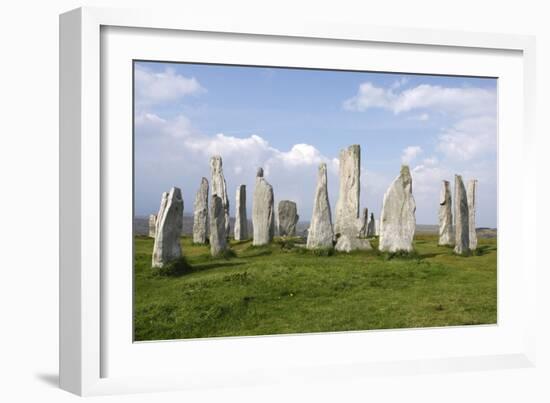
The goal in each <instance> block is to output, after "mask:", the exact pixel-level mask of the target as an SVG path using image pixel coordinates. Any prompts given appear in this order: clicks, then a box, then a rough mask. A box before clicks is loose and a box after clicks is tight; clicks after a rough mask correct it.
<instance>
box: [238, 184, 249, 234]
mask: <svg viewBox="0 0 550 403" xmlns="http://www.w3.org/2000/svg"><path fill="white" fill-rule="evenodd" d="M235 211H236V215H235V240H236V241H244V240H245V239H248V220H247V218H246V185H239V187H238V188H237V198H236V203H235Z"/></svg>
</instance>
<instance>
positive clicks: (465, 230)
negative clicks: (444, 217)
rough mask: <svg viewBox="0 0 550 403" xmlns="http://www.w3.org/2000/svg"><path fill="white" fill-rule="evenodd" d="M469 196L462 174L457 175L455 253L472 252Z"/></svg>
mask: <svg viewBox="0 0 550 403" xmlns="http://www.w3.org/2000/svg"><path fill="white" fill-rule="evenodd" d="M469 220H470V217H469V214H468V197H467V195H466V189H465V188H464V182H462V176H460V175H455V253H457V254H459V255H463V254H468V253H469V252H470V234H469V232H470V229H469Z"/></svg>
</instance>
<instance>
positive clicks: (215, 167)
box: [210, 155, 229, 237]
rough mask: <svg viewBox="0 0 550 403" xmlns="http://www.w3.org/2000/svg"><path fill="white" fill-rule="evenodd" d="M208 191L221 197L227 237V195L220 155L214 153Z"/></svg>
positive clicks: (227, 235)
mask: <svg viewBox="0 0 550 403" xmlns="http://www.w3.org/2000/svg"><path fill="white" fill-rule="evenodd" d="M210 173H211V176H212V178H211V180H210V193H211V194H212V195H218V196H219V197H220V198H221V199H222V205H223V211H224V214H225V235H226V237H229V198H228V197H227V185H226V183H225V177H224V176H223V168H222V157H220V156H219V155H214V156H213V157H212V158H210Z"/></svg>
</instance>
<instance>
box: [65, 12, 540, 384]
mask: <svg viewBox="0 0 550 403" xmlns="http://www.w3.org/2000/svg"><path fill="white" fill-rule="evenodd" d="M110 27H117V28H116V29H115V28H113V29H111V28H110ZM138 29H141V30H146V31H141V32H142V33H143V35H145V36H147V35H148V34H150V33H151V32H153V31H150V30H155V31H154V32H156V33H162V32H164V33H168V32H169V33H171V34H170V35H168V36H167V37H166V38H165V39H162V40H163V41H165V42H166V44H165V45H162V46H158V48H159V49H165V48H167V49H169V48H170V46H173V43H174V41H178V40H179V39H178V34H177V33H178V32H180V33H182V34H185V33H186V32H192V33H193V36H194V37H195V38H200V37H201V35H203V36H207V35H212V34H215V37H216V41H218V42H219V41H220V40H221V41H222V42H223V41H225V40H226V41H229V40H230V37H231V36H234V35H237V36H239V38H244V39H243V41H242V42H243V46H244V50H241V52H245V51H246V46H247V44H246V40H247V39H246V38H251V40H253V41H254V42H255V43H260V44H261V43H262V41H270V43H274V44H276V45H277V46H279V44H280V46H281V47H283V48H284V47H285V46H287V45H285V44H287V43H289V41H290V42H296V43H299V44H300V46H306V47H307V46H311V44H312V42H311V41H318V43H319V46H330V47H332V48H331V49H333V50H334V51H338V49H339V48H344V47H346V46H347V45H350V47H361V46H367V47H368V46H373V47H377V48H379V49H385V48H386V47H392V46H393V47H394V48H395V51H396V52H397V55H399V52H403V51H404V50H405V49H406V48H408V47H410V48H411V49H413V51H416V52H425V53H426V55H427V56H426V58H427V60H430V61H431V62H432V63H433V65H434V67H433V69H434V70H432V71H429V73H437V70H436V69H437V68H438V67H437V66H438V64H437V63H436V60H437V58H436V57H435V56H434V54H435V53H437V52H440V53H445V54H447V55H449V56H448V57H450V58H453V57H454V58H455V60H456V58H457V57H460V58H461V57H462V54H459V53H457V52H466V53H468V52H469V53H471V54H472V55H473V56H472V57H474V58H475V57H485V56H487V57H489V58H491V57H493V56H495V57H500V56H498V55H500V54H510V55H511V57H510V60H509V62H507V61H506V60H507V58H503V59H502V60H503V61H502V65H503V66H509V70H506V71H505V70H504V69H507V67H502V69H503V70H502V71H503V74H504V77H509V78H507V79H506V83H508V84H505V85H509V88H510V91H509V92H507V93H508V95H507V97H509V98H511V96H510V94H516V95H517V97H519V98H520V99H519V100H518V99H501V100H499V101H502V102H500V105H499V107H500V108H501V111H505V112H508V111H509V113H507V114H506V117H502V119H505V120H502V119H501V120H499V123H500V127H499V130H500V132H501V133H508V132H509V133H510V134H507V135H505V136H504V137H502V136H500V137H499V139H500V142H499V175H504V176H505V177H506V178H507V179H509V178H512V179H513V180H514V181H515V182H516V184H517V182H521V188H522V189H525V190H527V189H529V192H527V191H525V192H516V193H517V195H516V196H514V195H513V194H512V193H506V192H510V190H513V189H511V187H510V186H509V185H506V184H503V186H502V187H501V189H499V262H500V261H501V260H502V259H503V257H504V258H506V257H507V256H508V255H506V256H504V255H503V253H513V254H514V256H512V257H513V259H514V260H513V261H514V262H515V263H517V265H518V267H520V268H521V270H519V269H518V271H514V272H513V273H511V274H509V273H510V272H511V271H510V270H504V271H503V272H502V270H500V267H499V324H498V325H497V326H489V327H475V328H473V329H464V328H460V327H457V328H453V329H451V330H449V331H441V329H440V330H438V329H418V330H414V331H406V330H404V331H391V330H389V331H378V332H348V333H339V334H327V335H326V336H319V335H300V336H273V337H271V336H264V337H245V338H228V339H224V340H220V339H219V340H187V341H174V342H164V343H144V344H138V345H135V344H134V343H132V340H131V339H129V338H128V337H127V335H126V333H125V332H128V331H130V329H129V328H128V326H122V327H121V328H120V329H118V328H116V323H119V322H120V321H113V320H110V318H111V317H116V318H119V317H117V316H116V315H126V314H127V315H128V316H131V307H130V310H128V306H129V305H128V303H130V304H131V298H130V300H128V298H126V299H125V302H124V301H123V302H121V303H120V304H119V305H117V306H116V307H115V306H114V305H112V302H111V301H112V298H111V299H109V293H110V292H111V291H110V290H112V289H113V287H125V285H124V284H121V283H123V282H124V277H119V278H112V277H110V276H109V272H108V271H107V272H106V267H108V265H109V262H108V260H109V259H111V257H112V254H113V253H115V254H120V255H125V256H126V258H128V251H127V249H128V247H127V245H126V246H125V247H123V248H122V250H124V251H122V250H121V251H120V252H113V250H112V248H110V247H109V244H108V243H107V242H106V241H105V239H106V237H105V232H104V231H105V228H106V227H109V226H111V227H114V228H115V230H116V228H118V231H119V232H121V231H122V232H124V231H125V229H124V221H116V219H115V218H113V216H109V217H108V218H106V212H107V211H110V210H109V209H110V208H111V207H110V203H111V199H110V196H109V195H110V192H112V190H113V183H115V182H116V179H114V177H115V175H114V171H113V172H111V171H110V169H113V170H114V169H115V168H113V164H112V163H110V162H109V161H111V158H113V156H112V154H113V152H114V150H117V149H118V150H122V151H123V154H124V155H126V156H128V153H127V152H124V147H126V148H128V147H130V148H131V142H130V143H129V142H128V141H127V138H125V139H122V140H120V141H117V142H116V143H113V142H112V141H111V139H112V136H111V137H109V136H107V138H106V137H105V133H109V130H111V126H110V125H112V124H113V125H117V124H119V123H118V121H117V122H114V121H110V120H109V119H107V117H108V116H109V114H110V111H109V110H105V109H104V108H106V106H105V105H106V103H107V102H106V101H109V102H110V103H108V104H109V105H113V102H114V101H117V100H122V102H117V105H120V104H122V103H124V104H125V105H126V106H124V108H125V109H124V110H126V112H127V111H128V108H131V104H127V102H126V101H129V102H130V103H131V98H128V94H127V90H128V88H127V84H128V82H127V81H125V80H124V79H123V80H120V76H116V78H117V80H116V82H123V81H124V82H125V84H124V83H122V86H123V87H124V85H126V88H125V89H124V88H122V87H121V88H120V89H117V90H116V91H114V93H115V95H114V96H113V98H110V95H108V96H107V98H104V97H105V94H108V93H110V92H109V91H111V88H110V86H111V85H112V86H113V87H115V84H113V80H110V81H109V80H107V82H106V81H105V80H104V77H102V74H110V75H111V76H112V77H115V76H114V75H113V74H117V73H116V71H117V69H116V66H115V68H114V70H109V69H110V66H109V64H108V63H107V65H106V64H105V60H102V58H105V57H112V58H113V60H114V58H115V55H113V54H110V53H109V51H108V50H107V51H106V50H105V48H109V47H113V48H114V47H116V46H119V47H118V48H116V49H117V50H118V51H117V52H115V53H116V55H118V56H117V57H126V58H132V57H133V58H139V57H137V56H133V55H132V54H131V49H133V48H132V46H127V47H126V46H124V48H127V52H126V53H125V52H124V51H123V50H124V49H123V48H122V47H120V44H124V42H120V41H121V40H128V41H131V38H130V39H124V38H122V39H121V38H120V37H118V38H117V37H116V32H122V36H128V35H129V36H132V35H134V33H135V34H136V35H137V32H138V31H137V30H138ZM110 30H111V31H110ZM117 30H118V31H117ZM124 30H126V31H124ZM132 30H135V31H132ZM105 32H107V33H108V32H115V35H114V36H113V37H112V39H108V42H107V39H106V37H105V35H104V34H105ZM132 32H134V33H132ZM102 35H103V36H102ZM145 36H144V37H143V38H141V40H142V42H141V44H142V47H143V48H147V46H150V45H148V44H147V43H146V42H147V41H146V38H145ZM161 36H162V35H161ZM224 36H226V37H227V38H226V39H224ZM156 40H158V41H161V39H158V37H157V39H156ZM239 40H240V39H239ZM117 41H118V42H117ZM216 41H213V43H212V44H209V45H205V46H214V47H215V46H219V45H216V43H215V42H216ZM159 43H160V42H159ZM316 43H317V42H316ZM171 44H172V45H171ZM351 45H353V46H351ZM197 49H198V48H197ZM212 49H214V48H212ZM400 49H401V50H400ZM534 49H535V42H534V38H532V37H528V36H519V35H505V34H486V33H483V34H482V33H466V32H455V31H443V30H438V31H429V30H417V29H407V28H381V27H368V26H357V25H355V26H354V25H344V24H331V23H320V22H319V23H315V22H307V21H306V22H304V23H303V24H299V25H297V24H293V23H290V22H282V21H271V22H270V21H258V20H256V21H249V20H246V19H245V18H243V19H242V20H238V21H237V20H231V21H229V20H223V21H222V20H220V21H217V20H211V19H210V20H207V19H198V18H195V17H194V16H191V15H183V16H182V15H173V14H170V13H169V12H160V11H151V10H115V9H102V8H81V9H77V10H73V11H70V12H68V13H65V14H63V15H61V17H60V385H61V387H62V388H63V389H66V390H68V391H71V392H73V393H76V394H79V395H96V394H112V393H135V392H140V391H143V392H145V391H147V392H150V391H159V390H172V389H187V388H208V387H214V386H246V385H254V384H260V383H274V382H292V381H294V380H297V379H299V380H302V381H303V380H305V379H315V380H320V379H321V380H323V379H326V380H332V379H335V378H339V379H342V378H345V377H348V376H350V377H357V376H369V375H371V374H380V373H386V374H390V375H391V374H411V373H418V372H442V371H455V370H479V369H492V368H495V369H496V368H519V367H528V366H532V365H534V362H535V346H534V338H535V325H536V323H535V317H534V312H535V311H536V309H535V307H536V305H535V288H536V286H535V278H536V271H537V262H536V260H535V254H534V253H526V251H527V250H528V249H527V246H528V244H527V238H526V237H524V236H523V234H528V233H535V232H536V216H535V211H534V209H529V206H528V201H529V200H528V199H526V198H527V197H528V196H527V195H529V194H530V195H533V189H536V186H535V184H534V181H535V179H534V178H535V174H534V173H535V158H531V156H532V155H533V153H534V150H535V143H534V132H533V127H532V124H533V114H534V91H535V74H534V68H535V64H534V57H535V54H534V52H535V50H534ZM157 51H158V52H160V53H157V54H156V56H154V57H162V56H161V54H162V50H158V49H157ZM233 51H234V52H235V53H238V52H239V51H238V50H236V49H234V50H233ZM430 52H432V53H433V54H432V53H430ZM434 52H435V53H434ZM251 53H253V54H251V55H249V56H246V55H245V56H241V59H239V60H241V61H249V63H251V64H252V63H253V61H254V60H259V63H255V64H263V63H269V61H268V60H267V59H268V57H267V55H262V52H251ZM266 53H267V52H266ZM312 54H314V52H312ZM241 55H242V53H241ZM475 55H478V56H475ZM264 56H265V60H264V59H262V57H264ZM154 57H153V58H154ZM197 57H198V58H199V59H200V58H201V56H200V52H199V53H197ZM202 57H205V56H202ZM219 57H220V58H221V59H216V60H220V61H224V60H225V61H227V59H223V58H224V57H225V58H228V57H230V56H228V55H225V56H224V55H222V56H219ZM312 57H313V56H312ZM346 57H348V59H347V60H348V62H345V61H344V62H342V63H343V65H345V64H346V63H348V64H349V63H350V62H349V60H350V59H349V56H346ZM387 58H388V59H391V58H392V56H387ZM394 58H395V57H394ZM260 59H261V60H260ZM443 59H444V58H442V59H441V60H443ZM504 59H506V60H504ZM193 61H203V60H198V59H196V58H195V59H194V60H193ZM210 61H211V60H210ZM494 62H495V61H494V60H493V63H494ZM288 63H289V61H288V60H287V62H286V63H285V65H288ZM297 63H298V65H299V66H303V65H304V63H306V62H304V61H302V62H297ZM312 63H321V61H318V62H312ZM441 63H443V61H442V62H441ZM451 64H452V63H451V62H449V63H448V66H451ZM455 64H456V63H455ZM488 65H489V64H488ZM441 66H444V64H441ZM377 67H378V68H380V69H383V68H384V65H383V63H382V62H381V63H380V64H378V65H377ZM105 68H106V69H107V70H104V69H105ZM478 68H481V67H478ZM375 69H376V68H375ZM486 69H487V70H476V69H473V70H471V71H470V70H469V68H468V67H464V66H456V67H452V68H451V67H448V69H447V70H445V71H439V72H440V73H445V74H452V73H453V72H454V73H457V74H469V73H471V74H472V75H476V74H475V73H476V72H483V71H487V74H488V75H491V74H489V73H490V69H491V67H486ZM404 71H405V72H409V69H404ZM495 71H496V70H495ZM111 76H109V77H111ZM128 78H130V77H128ZM507 88H508V87H507ZM518 102H519V104H521V110H515V112H514V107H517V106H518V105H519V104H518ZM107 109H108V108H107ZM111 115H112V113H111ZM502 115H504V114H502ZM117 116H119V114H117ZM120 116H121V119H119V120H120V121H121V122H124V121H125V120H124V119H125V115H124V113H121V114H120ZM128 123H129V122H126V124H128ZM121 124H123V123H121ZM121 127H122V126H121ZM511 129H514V130H511ZM122 130H123V131H125V132H127V127H126V126H123V127H122ZM513 132H515V134H514V133H513ZM117 147H118V148H117ZM518 147H519V148H520V150H521V151H520V152H521V155H522V160H521V169H514V168H512V167H508V168H507V164H506V162H507V161H510V162H514V161H513V158H514V156H515V157H516V158H517V152H516V153H515V151H517V150H518ZM123 158H124V157H123ZM516 162H517V161H516ZM121 165H124V163H122V164H121ZM116 169H118V168H116ZM117 176H120V177H121V178H125V176H124V175H117ZM500 183H501V182H500V181H499V185H500ZM501 192H503V193H501ZM503 195H506V202H504V203H501V198H502V199H503V197H502V196H503ZM126 196H127V195H126ZM508 196H509V197H508ZM514 197H515V198H514ZM510 198H512V199H510ZM512 210H514V211H516V212H521V213H520V215H518V214H516V215H515V217H514V219H515V220H517V223H516V224H514V225H515V226H513V225H512V224H510V226H507V227H506V226H505V227H504V228H508V229H509V231H512V232H515V235H516V236H515V238H516V239H517V238H519V239H522V240H523V243H521V242H520V243H519V245H517V248H516V249H515V250H514V251H512V252H510V251H508V252H507V251H506V250H504V251H503V250H501V249H502V248H501V245H505V246H506V242H507V239H508V240H510V239H512V238H514V234H508V238H507V234H506V233H503V234H502V235H503V236H502V239H501V233H500V229H501V227H502V225H501V224H503V221H502V220H503V217H502V214H501V213H503V214H504V213H507V212H510V211H512ZM519 217H521V219H520V218H519ZM115 221H116V222H115ZM126 223H127V221H126ZM127 230H128V231H129V234H130V235H131V227H130V228H127ZM518 232H519V233H520V235H518ZM109 236H110V237H111V238H110V239H112V236H111V235H109ZM499 264H500V263H499ZM510 264H511V262H510ZM500 274H502V276H501V275H500ZM126 279H127V277H126ZM501 291H502V292H503V293H504V295H505V296H506V295H510V296H511V298H510V300H504V301H502V298H501ZM125 295H126V294H125ZM123 299H124V298H123ZM519 301H521V303H519ZM117 304H118V302H117ZM503 304H504V305H503ZM506 304H509V305H513V304H515V305H517V306H515V307H512V306H508V305H506ZM115 308H116V309H115ZM501 311H502V312H504V313H503V314H504V315H505V317H504V318H503V317H502V316H501ZM117 312H118V313H117ZM508 313H510V316H509V319H508V316H506V315H508ZM520 317H521V318H520ZM122 319H124V318H122ZM124 323H126V322H124ZM107 328H108V329H107ZM113 334H114V335H113ZM117 335H122V336H120V337H119V336H117ZM474 339H475V340H480V341H479V344H475V343H473V342H469V341H468V340H474ZM392 342H393V343H395V345H396V346H397V345H402V343H403V342H406V343H410V345H411V346H412V349H413V350H415V349H416V350H417V351H418V354H416V355H411V354H409V353H408V352H407V350H409V349H407V348H397V347H396V348H395V350H394V351H393V354H392V355H391V356H388V355H387V354H386V353H387V351H389V350H387V349H386V350H384V348H381V349H379V350H380V351H381V352H382V353H381V354H386V355H385V356H383V355H381V356H376V355H375V353H374V350H369V352H368V353H366V352H364V351H362V350H368V348H366V347H365V348H364V349H361V348H359V349H358V347H361V346H362V345H363V346H364V345H370V346H371V345H372V344H373V343H380V345H382V344H384V343H386V345H389V343H392ZM438 342H440V343H439V344H440V345H439V346H437V348H435V347H434V345H437V344H438ZM117 343H119V344H117ZM434 343H435V344H434ZM453 343H454V344H453ZM461 343H463V344H461ZM469 343H470V344H469ZM460 344H461V345H460ZM474 344H475V345H474ZM451 345H452V347H451ZM491 345H492V347H489V346H491ZM339 346H345V348H343V347H339ZM285 350H290V351H296V352H300V354H297V355H296V356H295V358H294V359H293V360H287V361H285V360H282V359H279V358H278V357H281V356H282V354H281V353H282V352H284V351H285ZM320 351H323V354H319V352H320ZM214 353H215V354H214ZM178 354H181V355H178ZM365 354H370V355H368V356H365ZM138 355H139V360H138V361H139V362H143V363H144V365H143V367H146V368H145V369H144V371H141V370H140V368H136V364H135V363H134V362H133V361H132V357H133V356H135V357H138ZM170 356H173V357H174V358H172V359H171V358H170ZM216 356H217V357H218V358H216ZM182 357H185V358H186V359H182ZM219 357H222V358H219ZM341 357H342V358H343V359H340V358H341ZM344 358H345V359H344ZM254 359H263V360H264V361H263V366H262V368H261V371H258V369H259V367H258V362H255V361H254ZM117 360H118V362H119V363H123V362H127V363H128V364H127V365H126V366H124V365H122V364H120V365H118V364H117V365H118V367H116V368H117V369H116V370H114V369H111V368H110V365H111V362H113V363H114V362H115V361H117ZM216 360H218V361H216ZM222 361H224V362H231V365H225V366H224V365H222V364H223V362H222ZM291 361H292V362H291ZM107 363H109V365H108V364H107ZM153 363H154V364H155V365H156V366H153V368H155V372H156V373H157V374H156V375H154V374H153V373H151V371H147V370H146V369H147V368H149V369H150V368H151V365H153ZM216 364H219V365H216ZM114 367H115V364H113V368H114ZM189 368H192V369H193V371H189ZM209 368H216V370H209ZM133 369H135V371H133Z"/></svg>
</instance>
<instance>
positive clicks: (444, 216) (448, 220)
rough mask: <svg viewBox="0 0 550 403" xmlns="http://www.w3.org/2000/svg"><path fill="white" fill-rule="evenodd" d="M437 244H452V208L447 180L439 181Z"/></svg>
mask: <svg viewBox="0 0 550 403" xmlns="http://www.w3.org/2000/svg"><path fill="white" fill-rule="evenodd" d="M439 245H454V231H453V210H452V200H451V186H450V184H449V181H443V182H442V183H441V192H440V194H439Z"/></svg>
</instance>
